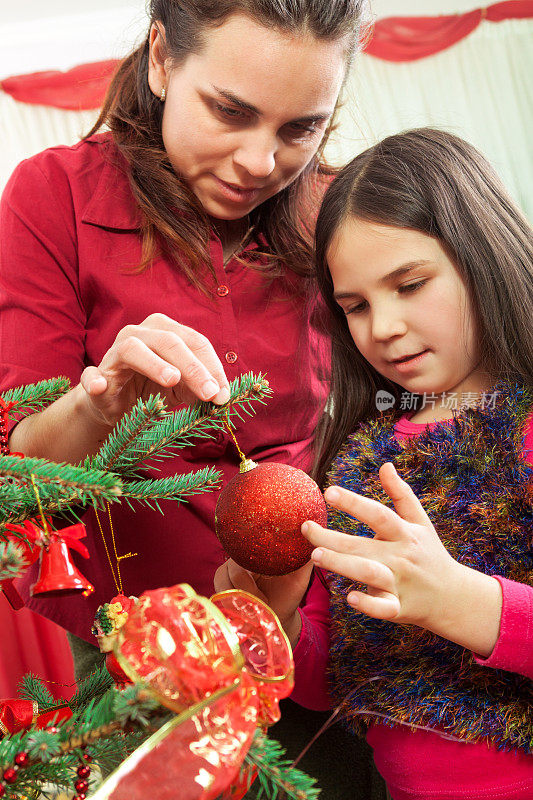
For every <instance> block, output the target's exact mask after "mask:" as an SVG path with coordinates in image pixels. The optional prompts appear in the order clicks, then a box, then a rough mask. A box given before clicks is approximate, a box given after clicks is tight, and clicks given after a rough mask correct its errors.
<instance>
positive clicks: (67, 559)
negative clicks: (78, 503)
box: [31, 523, 94, 597]
mask: <svg viewBox="0 0 533 800" xmlns="http://www.w3.org/2000/svg"><path fill="white" fill-rule="evenodd" d="M84 536H85V526H84V525H83V524H82V523H78V524H77V525H71V526H70V527H69V528H64V529H63V530H61V531H52V532H51V533H50V535H49V540H48V544H47V545H46V546H45V547H43V548H42V550H41V556H40V558H41V563H40V568H39V578H38V580H37V582H36V583H34V584H33V586H32V587H31V595H32V597H35V596H39V597H46V596H58V595H59V596H61V595H69V594H78V593H79V592H83V593H84V594H90V593H91V592H93V591H94V586H92V585H91V584H90V583H89V581H88V580H87V578H85V577H84V576H83V575H82V574H81V572H80V571H79V570H78V569H77V567H76V566H75V565H74V564H73V562H72V559H71V556H70V551H69V547H73V548H74V549H75V550H77V551H78V552H79V553H81V555H83V556H84V558H88V557H89V553H88V551H87V548H86V547H85V546H84V545H83V544H81V542H80V541H79V539H82V538H83V537H84Z"/></svg>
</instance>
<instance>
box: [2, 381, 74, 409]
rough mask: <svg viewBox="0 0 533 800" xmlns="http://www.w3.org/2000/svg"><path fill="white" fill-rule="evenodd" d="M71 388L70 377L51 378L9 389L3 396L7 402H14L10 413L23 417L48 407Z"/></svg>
mask: <svg viewBox="0 0 533 800" xmlns="http://www.w3.org/2000/svg"><path fill="white" fill-rule="evenodd" d="M69 389H70V381H69V379H68V378H63V377H59V378H51V379H49V380H44V381H39V382H38V383H30V384H28V386H17V387H16V388H15V389H8V390H7V392H4V393H3V394H2V398H3V400H4V402H5V403H13V405H12V407H11V408H10V410H9V413H10V414H16V415H17V416H18V417H19V418H22V417H26V416H28V415H29V414H33V413H34V412H35V411H41V410H42V409H43V408H46V406H49V405H50V404H51V403H53V402H54V401H55V400H58V399H59V398H60V397H61V396H62V395H64V394H66V393H67V392H68V390H69Z"/></svg>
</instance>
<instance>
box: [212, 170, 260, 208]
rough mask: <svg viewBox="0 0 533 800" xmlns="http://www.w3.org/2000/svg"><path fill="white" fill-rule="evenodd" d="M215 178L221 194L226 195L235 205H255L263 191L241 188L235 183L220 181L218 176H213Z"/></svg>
mask: <svg viewBox="0 0 533 800" xmlns="http://www.w3.org/2000/svg"><path fill="white" fill-rule="evenodd" d="M213 178H214V179H215V183H216V185H217V189H218V190H219V192H220V194H222V195H224V197H225V198H226V199H227V200H230V201H231V202H233V203H243V204H247V203H253V202H254V200H256V199H257V198H258V197H259V193H260V191H261V188H260V187H253V188H250V189H247V188H241V187H239V186H236V185H235V184H233V183H226V181H222V180H220V178H217V176H216V175H213Z"/></svg>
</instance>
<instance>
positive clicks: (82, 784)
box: [74, 778, 89, 794]
mask: <svg viewBox="0 0 533 800" xmlns="http://www.w3.org/2000/svg"><path fill="white" fill-rule="evenodd" d="M74 788H75V789H76V791H77V792H79V793H80V794H85V792H86V791H87V789H88V788H89V783H88V782H87V781H86V780H85V779H84V778H83V779H82V778H80V780H79V781H76V783H75V784H74Z"/></svg>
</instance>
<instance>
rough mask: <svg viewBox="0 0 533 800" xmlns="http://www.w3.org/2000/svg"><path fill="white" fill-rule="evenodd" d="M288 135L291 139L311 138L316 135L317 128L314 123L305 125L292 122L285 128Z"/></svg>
mask: <svg viewBox="0 0 533 800" xmlns="http://www.w3.org/2000/svg"><path fill="white" fill-rule="evenodd" d="M287 129H288V131H289V134H290V136H291V138H293V139H304V138H305V137H307V136H312V135H313V134H314V133H317V131H318V127H317V124H316V123H314V122H311V123H309V125H305V124H303V123H298V122H294V123H291V124H290V125H288V126H287Z"/></svg>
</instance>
